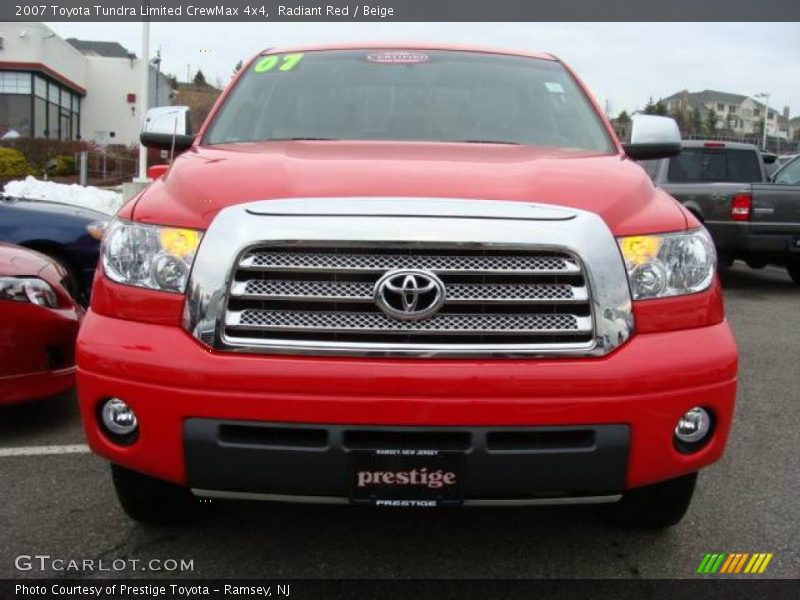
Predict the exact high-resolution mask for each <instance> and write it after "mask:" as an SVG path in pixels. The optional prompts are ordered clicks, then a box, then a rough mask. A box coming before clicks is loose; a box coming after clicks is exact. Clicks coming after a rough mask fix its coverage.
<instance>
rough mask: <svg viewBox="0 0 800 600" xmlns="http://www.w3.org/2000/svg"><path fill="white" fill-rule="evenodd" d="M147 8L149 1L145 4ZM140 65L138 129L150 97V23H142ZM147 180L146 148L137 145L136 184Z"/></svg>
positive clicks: (140, 126)
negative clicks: (137, 166)
mask: <svg viewBox="0 0 800 600" xmlns="http://www.w3.org/2000/svg"><path fill="white" fill-rule="evenodd" d="M147 6H148V8H149V7H150V1H149V0H148V2H147ZM140 61H141V65H142V73H141V83H140V88H139V121H140V125H139V128H140V129H141V128H142V127H143V126H144V121H145V116H146V114H147V104H148V96H149V95H150V93H149V92H150V21H144V22H143V23H142V56H141V58H140ZM147 181H148V179H147V148H145V147H144V146H143V145H142V144H141V143H139V177H138V178H137V182H138V183H146V182H147Z"/></svg>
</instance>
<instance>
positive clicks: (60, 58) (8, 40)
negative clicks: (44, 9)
mask: <svg viewBox="0 0 800 600" xmlns="http://www.w3.org/2000/svg"><path fill="white" fill-rule="evenodd" d="M0 37H2V38H3V49H2V50H0V62H22V63H41V64H43V65H46V66H48V67H50V68H51V69H52V70H53V71H56V72H58V73H60V74H61V75H63V76H64V77H66V78H67V79H69V80H70V81H72V82H73V83H76V84H77V85H79V86H81V87H82V88H87V85H86V79H87V64H86V59H85V57H84V56H83V54H81V53H80V52H78V51H77V50H76V49H75V48H73V47H72V46H71V45H70V44H68V43H67V42H66V41H65V40H63V39H61V38H60V37H58V36H57V35H56V34H55V33H53V31H52V30H51V29H50V28H49V27H47V26H46V25H44V24H42V23H11V22H7V21H6V22H0Z"/></svg>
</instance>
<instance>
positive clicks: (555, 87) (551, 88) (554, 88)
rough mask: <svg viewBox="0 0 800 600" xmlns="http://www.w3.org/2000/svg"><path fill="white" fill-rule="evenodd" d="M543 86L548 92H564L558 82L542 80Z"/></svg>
mask: <svg viewBox="0 0 800 600" xmlns="http://www.w3.org/2000/svg"><path fill="white" fill-rule="evenodd" d="M544 87H546V88H547V91H548V92H550V93H551V94H563V93H564V88H563V87H562V86H561V84H560V83H557V82H555V81H545V82H544Z"/></svg>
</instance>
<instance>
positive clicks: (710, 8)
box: [0, 0, 800, 23]
mask: <svg viewBox="0 0 800 600" xmlns="http://www.w3.org/2000/svg"><path fill="white" fill-rule="evenodd" d="M0 20H2V21H97V22H109V21H144V20H150V21H194V22H203V21H206V22H216V21H228V22H253V23H259V22H268V21H282V22H287V21H298V22H300V21H330V22H343V21H351V22H352V21H394V22H413V21H496V22H499V21H536V22H542V21H603V22H612V21H685V22H689V21H753V22H755V21H782V22H787V21H800V2H797V0H760V1H759V2H753V1H752V0H669V1H654V0H368V1H366V2H356V1H346V0H345V1H342V0H326V1H322V2H316V1H314V0H296V1H293V0H279V1H275V0H2V2H0Z"/></svg>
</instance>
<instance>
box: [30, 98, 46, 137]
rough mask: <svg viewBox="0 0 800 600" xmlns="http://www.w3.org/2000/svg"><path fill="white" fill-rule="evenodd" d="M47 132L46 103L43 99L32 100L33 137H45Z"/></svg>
mask: <svg viewBox="0 0 800 600" xmlns="http://www.w3.org/2000/svg"><path fill="white" fill-rule="evenodd" d="M46 131H47V102H46V101H45V99H44V98H39V97H36V98H34V99H33V136H34V137H46V135H47V134H46V133H45V132H46Z"/></svg>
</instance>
